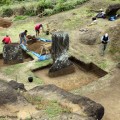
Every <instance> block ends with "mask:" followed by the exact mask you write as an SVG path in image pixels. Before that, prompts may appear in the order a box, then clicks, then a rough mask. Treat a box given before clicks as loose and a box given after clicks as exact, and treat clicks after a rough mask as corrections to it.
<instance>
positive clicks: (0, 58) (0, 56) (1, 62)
mask: <svg viewBox="0 0 120 120" xmlns="http://www.w3.org/2000/svg"><path fill="white" fill-rule="evenodd" d="M22 53H23V58H24V62H29V61H32V60H33V58H32V57H31V56H30V55H28V54H27V53H26V52H25V51H23V50H22ZM9 65H11V64H4V60H3V54H2V53H1V54H0V67H4V66H9Z"/></svg>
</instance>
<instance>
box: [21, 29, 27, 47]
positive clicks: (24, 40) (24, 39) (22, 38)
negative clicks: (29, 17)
mask: <svg viewBox="0 0 120 120" xmlns="http://www.w3.org/2000/svg"><path fill="white" fill-rule="evenodd" d="M27 32H28V31H27V30H25V31H24V32H21V33H20V34H19V38H20V44H22V43H23V42H24V45H25V46H26V45H27V40H26V35H27Z"/></svg>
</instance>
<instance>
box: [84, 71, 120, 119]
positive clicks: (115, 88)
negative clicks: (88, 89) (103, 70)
mask: <svg viewBox="0 0 120 120" xmlns="http://www.w3.org/2000/svg"><path fill="white" fill-rule="evenodd" d="M119 73H120V70H118V71H116V72H115V73H113V75H114V78H113V79H112V80H111V81H112V82H111V83H110V86H108V87H106V88H104V89H102V90H98V91H95V92H94V93H90V94H87V95H86V96H87V97H89V98H91V99H92V100H94V101H96V102H98V103H100V104H102V105H103V106H104V108H105V115H104V118H103V120H119V119H120V75H119Z"/></svg>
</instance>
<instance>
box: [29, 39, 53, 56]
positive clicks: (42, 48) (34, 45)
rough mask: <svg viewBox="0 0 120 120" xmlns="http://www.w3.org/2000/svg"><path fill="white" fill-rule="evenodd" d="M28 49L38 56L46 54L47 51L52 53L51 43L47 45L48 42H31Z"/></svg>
mask: <svg viewBox="0 0 120 120" xmlns="http://www.w3.org/2000/svg"><path fill="white" fill-rule="evenodd" d="M28 49H29V50H30V51H34V52H36V53H38V54H45V53H46V50H48V51H49V52H50V49H51V43H46V42H42V41H37V40H30V41H29V42H28Z"/></svg>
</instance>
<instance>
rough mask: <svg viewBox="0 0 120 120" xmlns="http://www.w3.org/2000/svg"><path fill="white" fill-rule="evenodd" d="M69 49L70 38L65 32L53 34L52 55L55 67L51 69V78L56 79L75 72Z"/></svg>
mask: <svg viewBox="0 0 120 120" xmlns="http://www.w3.org/2000/svg"><path fill="white" fill-rule="evenodd" d="M68 49H69V36H68V34H67V33H65V32H63V31H59V32H55V33H53V34H52V47H51V55H52V59H53V65H52V66H51V68H50V69H49V76H50V77H56V76H60V75H65V74H69V73H72V72H74V71H75V68H74V66H73V63H72V62H71V61H69V59H68V58H69V56H68V54H67V51H68Z"/></svg>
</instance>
